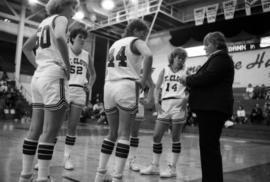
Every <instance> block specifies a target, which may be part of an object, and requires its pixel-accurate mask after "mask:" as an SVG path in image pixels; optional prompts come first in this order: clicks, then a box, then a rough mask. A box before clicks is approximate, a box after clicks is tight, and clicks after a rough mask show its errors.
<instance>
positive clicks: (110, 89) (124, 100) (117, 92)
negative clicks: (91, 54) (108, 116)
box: [104, 79, 138, 113]
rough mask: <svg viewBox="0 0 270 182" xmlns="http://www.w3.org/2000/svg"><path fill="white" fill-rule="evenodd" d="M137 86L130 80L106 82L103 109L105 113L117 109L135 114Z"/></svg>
mask: <svg viewBox="0 0 270 182" xmlns="http://www.w3.org/2000/svg"><path fill="white" fill-rule="evenodd" d="M136 90H137V84H136V82H135V81H132V80H128V79H126V80H119V81H106V82H105V85H104V108H105V111H106V112H107V113H110V112H113V111H115V110H116V109H117V108H119V109H122V110H125V111H130V112H132V113H133V112H134V113H135V112H137V107H138V106H137V105H138V92H136Z"/></svg>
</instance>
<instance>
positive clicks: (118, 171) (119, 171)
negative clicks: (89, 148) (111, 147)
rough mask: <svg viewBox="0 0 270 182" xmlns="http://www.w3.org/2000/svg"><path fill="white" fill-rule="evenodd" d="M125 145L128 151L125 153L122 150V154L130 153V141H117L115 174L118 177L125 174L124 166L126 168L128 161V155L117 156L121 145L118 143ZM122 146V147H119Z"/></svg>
mask: <svg viewBox="0 0 270 182" xmlns="http://www.w3.org/2000/svg"><path fill="white" fill-rule="evenodd" d="M119 144H120V145H124V146H125V147H126V148H125V150H127V151H124V152H123V153H122V152H121V153H120V155H128V152H129V141H128V140H121V139H120V140H118V142H117V147H116V157H115V168H114V169H115V170H114V171H115V173H114V176H116V177H120V176H122V175H123V171H124V168H125V164H126V161H127V157H128V156H126V157H118V156H117V148H118V147H119V146H118V145H119ZM119 148H120V147H119Z"/></svg>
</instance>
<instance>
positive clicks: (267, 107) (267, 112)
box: [264, 101, 270, 126]
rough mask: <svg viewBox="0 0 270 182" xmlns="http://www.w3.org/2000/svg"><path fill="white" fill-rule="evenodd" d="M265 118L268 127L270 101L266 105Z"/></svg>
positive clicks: (269, 123)
mask: <svg viewBox="0 0 270 182" xmlns="http://www.w3.org/2000/svg"><path fill="white" fill-rule="evenodd" d="M264 117H265V124H266V125H267V126H268V125H270V101H267V102H265V104H264Z"/></svg>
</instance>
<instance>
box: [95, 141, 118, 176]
mask: <svg viewBox="0 0 270 182" xmlns="http://www.w3.org/2000/svg"><path fill="white" fill-rule="evenodd" d="M114 143H115V142H112V141H110V140H108V139H104V141H103V144H102V146H103V145H106V146H110V147H112V148H113V147H114ZM101 150H103V147H101ZM112 151H113V150H111V151H110V152H109V153H111V152H112ZM110 157H111V154H107V153H104V152H101V153H100V155H99V163H98V171H103V170H106V169H107V164H108V162H109V159H110Z"/></svg>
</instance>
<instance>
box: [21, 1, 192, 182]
mask: <svg viewBox="0 0 270 182" xmlns="http://www.w3.org/2000/svg"><path fill="white" fill-rule="evenodd" d="M78 5H79V2H78V1H77V0H50V1H49V2H48V4H47V5H46V10H47V13H48V14H49V15H50V16H49V17H48V18H46V19H44V20H43V21H42V22H41V23H40V25H39V27H38V30H37V33H36V34H34V35H33V36H32V37H30V38H29V39H28V40H27V41H26V43H25V44H24V48H23V52H24V54H25V55H26V57H27V58H28V60H29V61H30V62H31V63H32V64H33V65H34V66H35V67H36V70H35V73H34V75H33V78H32V82H31V92H32V105H33V112H32V120H31V125H30V129H29V132H28V135H27V137H26V138H25V139H24V142H23V146H22V149H23V150H22V171H21V174H20V178H19V182H31V181H33V178H34V176H33V162H34V158H35V155H36V153H37V159H38V163H37V165H36V166H35V168H36V169H38V173H37V177H36V179H35V181H36V182H49V181H53V179H52V177H51V176H50V173H49V168H50V163H51V160H52V156H53V152H54V146H55V144H56V142H57V133H58V131H59V130H60V128H61V125H62V123H63V121H64V120H65V119H66V115H68V117H67V118H68V125H67V126H68V128H67V134H66V139H65V149H64V154H63V159H64V160H63V161H64V165H63V167H64V168H65V169H66V170H73V169H74V165H73V162H72V160H71V159H72V150H73V148H74V145H75V142H76V126H77V123H78V121H79V118H80V114H81V111H82V108H83V106H84V105H85V103H86V102H87V101H86V93H85V89H86V88H87V89H88V90H89V93H90V98H91V93H92V86H93V84H94V82H95V80H96V72H95V69H94V64H93V60H91V57H90V55H89V54H88V52H87V51H85V50H83V46H84V42H85V39H86V38H87V31H86V30H84V29H83V28H76V29H72V30H71V31H70V33H69V37H68V38H66V37H67V29H68V25H69V24H70V21H71V18H72V16H73V15H74V13H75V11H76V9H77V7H78ZM147 34H148V26H147V24H146V23H145V22H144V21H142V20H140V19H135V20H132V21H130V22H129V24H128V25H127V26H126V28H125V32H124V35H123V37H122V38H121V39H119V40H117V41H116V42H114V43H113V45H112V46H111V47H110V49H109V52H108V56H107V57H108V58H107V62H106V77H105V84H104V94H103V95H104V108H105V113H106V117H107V119H108V123H109V134H108V136H107V137H105V138H104V140H103V141H102V144H101V152H100V155H99V162H98V168H97V172H96V176H95V182H102V181H104V180H106V178H107V176H108V174H107V168H108V161H109V159H110V157H111V155H112V153H113V151H114V150H115V165H114V172H113V174H111V179H110V180H111V181H113V182H121V181H123V179H124V178H123V172H124V168H125V166H126V163H127V160H128V165H129V169H130V170H133V171H137V172H140V174H142V175H150V174H151V175H153V174H155V175H160V177H163V178H170V177H175V176H176V166H177V162H178V159H179V156H180V153H181V140H180V135H181V132H182V129H183V126H184V124H185V122H186V118H187V111H186V108H187V107H186V105H187V100H188V97H189V93H188V91H187V88H186V84H190V85H191V88H192V84H191V83H190V82H189V81H190V79H189V78H187V75H186V71H185V61H186V58H187V52H186V51H185V49H183V48H175V49H174V50H172V52H171V53H170V54H169V55H168V66H166V67H165V68H163V69H162V70H161V71H160V74H159V77H158V80H157V82H156V84H154V83H153V80H152V78H151V72H152V62H153V55H152V52H151V50H150V48H149V47H148V45H147V43H146V41H145V39H146V36H147ZM67 39H68V40H67ZM67 42H68V43H67ZM34 50H36V52H35V53H34ZM186 78H187V79H186ZM185 79H186V80H185ZM139 90H144V91H146V90H147V92H146V93H145V98H144V100H143V103H145V104H148V103H150V102H151V101H153V99H154V103H155V108H156V111H157V113H158V116H157V121H156V124H155V129H154V134H153V146H152V151H153V155H152V156H153V158H152V161H151V164H150V165H149V166H147V167H145V168H141V169H140V168H139V167H138V166H137V165H136V149H137V148H138V146H139V137H138V130H139V123H137V121H136V120H135V116H136V113H137V111H138V99H139ZM169 126H172V127H171V130H172V132H171V135H172V148H171V151H172V158H171V162H170V163H169V165H168V171H165V172H163V173H160V171H159V161H160V157H161V154H162V151H163V148H162V143H161V140H162V137H163V135H164V133H165V131H167V129H168V127H169ZM149 150H150V149H149ZM128 158H129V159H128Z"/></svg>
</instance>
